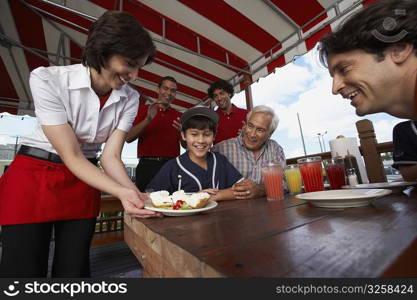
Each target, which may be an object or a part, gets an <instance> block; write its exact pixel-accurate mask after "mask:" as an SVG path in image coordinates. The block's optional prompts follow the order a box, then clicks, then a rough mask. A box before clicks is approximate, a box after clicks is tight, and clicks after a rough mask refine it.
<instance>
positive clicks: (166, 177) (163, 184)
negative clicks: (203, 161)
mask: <svg viewBox="0 0 417 300" xmlns="http://www.w3.org/2000/svg"><path fill="white" fill-rule="evenodd" d="M178 175H181V186H180V189H182V190H184V191H185V192H186V193H194V192H198V191H201V190H204V189H210V188H216V189H219V190H223V189H227V188H230V187H231V186H232V185H233V184H235V183H236V182H238V181H239V180H241V179H242V175H241V174H240V173H239V171H238V170H236V168H235V167H234V166H233V165H232V164H231V163H230V162H229V161H228V160H227V158H226V157H225V156H224V155H222V154H220V153H214V152H208V153H207V170H205V169H203V168H202V167H200V166H199V165H197V164H196V163H194V162H193V161H192V160H191V159H190V157H189V155H188V151H187V152H185V153H184V154H182V155H180V156H178V157H177V158H175V159H171V160H169V161H168V162H167V163H165V164H164V165H163V167H162V168H161V170H159V172H158V174H156V175H155V177H154V178H153V179H152V181H151V182H150V183H149V184H148V186H147V190H149V189H153V190H154V191H160V190H166V191H168V192H170V193H173V192H175V191H177V190H178V183H179V179H178Z"/></svg>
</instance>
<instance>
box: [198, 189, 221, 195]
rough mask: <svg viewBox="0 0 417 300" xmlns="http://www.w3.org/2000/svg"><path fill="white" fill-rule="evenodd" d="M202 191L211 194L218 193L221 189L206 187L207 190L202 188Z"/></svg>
mask: <svg viewBox="0 0 417 300" xmlns="http://www.w3.org/2000/svg"><path fill="white" fill-rule="evenodd" d="M200 192H201V193H204V192H205V193H208V194H210V195H216V194H217V193H218V192H219V190H218V189H205V190H202V191H200Z"/></svg>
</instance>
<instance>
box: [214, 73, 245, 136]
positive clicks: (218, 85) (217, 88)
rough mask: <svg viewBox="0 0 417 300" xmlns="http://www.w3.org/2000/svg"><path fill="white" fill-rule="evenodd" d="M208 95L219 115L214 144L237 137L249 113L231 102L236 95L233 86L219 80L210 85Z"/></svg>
mask: <svg viewBox="0 0 417 300" xmlns="http://www.w3.org/2000/svg"><path fill="white" fill-rule="evenodd" d="M207 93H208V95H209V97H210V98H212V99H213V100H214V101H215V102H216V104H217V106H218V109H217V111H216V112H217V114H218V115H219V125H218V128H217V134H216V139H215V140H214V144H217V143H219V142H221V141H223V140H228V139H231V138H235V137H237V136H238V135H239V132H240V130H241V129H242V126H243V125H244V123H245V120H246V115H247V114H248V111H247V110H246V109H242V108H239V107H237V106H236V105H234V104H232V102H231V101H230V99H231V98H232V97H233V94H234V90H233V86H232V85H231V84H230V83H229V82H227V81H226V80H219V81H216V82H214V83H213V84H212V85H210V87H209V89H208V91H207Z"/></svg>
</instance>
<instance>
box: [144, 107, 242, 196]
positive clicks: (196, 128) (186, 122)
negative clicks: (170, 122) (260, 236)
mask: <svg viewBox="0 0 417 300" xmlns="http://www.w3.org/2000/svg"><path fill="white" fill-rule="evenodd" d="M218 120H219V117H218V115H217V114H216V113H215V112H214V111H213V110H212V109H210V108H208V107H202V106H197V107H193V108H190V109H189V110H187V111H186V112H185V113H184V114H183V115H182V117H181V136H182V139H183V140H184V141H185V143H186V145H187V151H186V152H185V153H184V154H182V155H180V156H178V157H177V158H175V159H172V160H170V161H168V162H167V163H166V164H165V165H164V166H163V167H162V169H161V170H160V171H159V172H158V174H157V175H156V176H155V177H154V178H153V179H152V181H151V182H150V183H149V185H148V186H147V189H148V190H150V189H152V190H154V191H160V190H166V191H168V192H170V193H173V192H175V191H177V190H179V189H182V190H184V191H185V192H186V193H192V192H199V191H202V190H204V191H206V192H208V193H210V194H211V195H212V200H229V199H234V195H233V191H232V189H231V187H232V186H233V185H234V184H235V183H236V182H239V181H240V180H242V179H243V178H242V175H241V174H240V173H239V171H237V170H236V168H235V167H234V166H233V165H232V164H231V163H230V162H229V161H228V160H227V158H226V157H225V156H223V155H222V154H220V153H214V152H211V151H210V149H211V147H212V144H213V141H214V138H215V134H216V129H217V123H218Z"/></svg>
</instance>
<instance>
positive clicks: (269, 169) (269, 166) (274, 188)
mask: <svg viewBox="0 0 417 300" xmlns="http://www.w3.org/2000/svg"><path fill="white" fill-rule="evenodd" d="M261 170H262V177H263V180H264V184H265V190H266V197H267V199H268V200H282V199H284V185H283V173H284V169H283V167H282V164H281V163H275V162H268V163H266V164H263V165H262V168H261Z"/></svg>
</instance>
